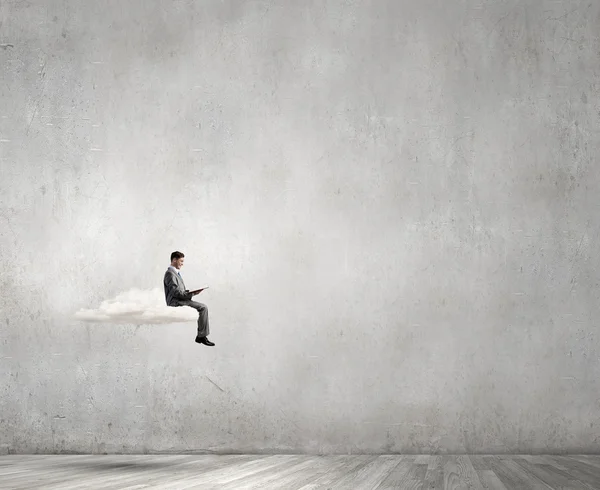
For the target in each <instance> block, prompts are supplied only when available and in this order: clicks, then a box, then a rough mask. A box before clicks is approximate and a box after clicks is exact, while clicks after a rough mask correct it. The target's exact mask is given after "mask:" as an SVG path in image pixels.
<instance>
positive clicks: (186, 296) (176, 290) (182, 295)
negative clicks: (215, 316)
mask: <svg viewBox="0 0 600 490" xmlns="http://www.w3.org/2000/svg"><path fill="white" fill-rule="evenodd" d="M166 284H167V288H168V289H169V291H170V292H172V293H173V297H174V298H176V299H179V300H181V301H189V300H190V299H192V296H193V294H192V293H190V292H189V291H184V290H183V289H182V288H180V287H179V284H177V281H175V279H174V278H173V275H172V274H167V278H166Z"/></svg>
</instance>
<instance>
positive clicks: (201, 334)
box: [163, 252, 215, 347]
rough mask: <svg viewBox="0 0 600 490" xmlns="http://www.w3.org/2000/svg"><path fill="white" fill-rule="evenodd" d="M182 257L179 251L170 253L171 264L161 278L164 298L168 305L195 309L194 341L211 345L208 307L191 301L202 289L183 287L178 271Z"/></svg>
mask: <svg viewBox="0 0 600 490" xmlns="http://www.w3.org/2000/svg"><path fill="white" fill-rule="evenodd" d="M184 257H185V255H183V253H181V252H173V253H172V254H171V265H170V266H169V268H168V269H167V271H166V272H165V277H164V280H163V284H164V287H165V300H166V302H167V305H168V306H191V307H192V308H194V309H195V310H197V311H198V334H197V335H196V342H198V343H199V344H204V345H207V346H209V347H212V346H213V345H215V344H214V343H213V342H211V341H210V340H208V334H209V332H210V329H209V326H208V308H207V307H206V305H205V304H202V303H198V302H196V301H192V296H195V295H196V294H200V293H201V292H202V289H199V290H197V291H188V290H187V289H185V284H184V283H183V278H182V277H181V274H180V273H179V270H180V269H181V267H182V266H183V262H184Z"/></svg>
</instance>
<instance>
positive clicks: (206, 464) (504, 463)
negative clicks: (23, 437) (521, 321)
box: [0, 455, 600, 490]
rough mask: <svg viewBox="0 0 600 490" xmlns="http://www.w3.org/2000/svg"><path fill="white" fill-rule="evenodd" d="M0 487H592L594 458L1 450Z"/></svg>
mask: <svg viewBox="0 0 600 490" xmlns="http://www.w3.org/2000/svg"><path fill="white" fill-rule="evenodd" d="M0 488H2V489H5V490H8V489H13V490H17V489H19V490H20V489H23V490H25V489H27V490H32V489H46V490H75V489H87V490H90V489H92V490H93V489H115V490H116V489H118V490H138V489H150V488H162V489H168V490H183V489H222V490H233V489H235V490H247V489H285V490H300V489H301V490H309V489H310V490H313V489H315V490H316V489H327V490H335V489H349V490H361V489H365V490H370V489H377V490H386V489H391V488H399V489H403V490H417V489H423V490H425V489H438V488H439V489H452V490H454V489H456V490H458V489H460V490H467V489H469V490H471V489H486V490H487V489H490V490H514V489H518V490H526V489H544V490H547V489H549V488H555V489H576V490H579V489H586V490H589V489H596V490H598V489H600V456H595V455H594V456H590V455H570V456H550V455H548V456H529V455H512V456H504V455H502V456H486V455H482V456H479V455H478V456H451V455H447V456H426V455H418V456H414V455H406V456H399V455H389V456H387V455H383V456H376V455H372V456H368V455H356V456H306V455H297V456H296V455H269V456H260V455H231V456H223V455H168V456H165V455H135V456H131V455H8V456H0Z"/></svg>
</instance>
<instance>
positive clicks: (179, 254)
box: [171, 251, 185, 262]
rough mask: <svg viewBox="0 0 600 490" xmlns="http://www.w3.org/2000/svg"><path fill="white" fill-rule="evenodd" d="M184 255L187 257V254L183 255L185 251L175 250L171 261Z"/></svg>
mask: <svg viewBox="0 0 600 490" xmlns="http://www.w3.org/2000/svg"><path fill="white" fill-rule="evenodd" d="M182 257H185V255H183V252H177V251H175V252H173V253H172V254H171V262H173V259H181V258H182Z"/></svg>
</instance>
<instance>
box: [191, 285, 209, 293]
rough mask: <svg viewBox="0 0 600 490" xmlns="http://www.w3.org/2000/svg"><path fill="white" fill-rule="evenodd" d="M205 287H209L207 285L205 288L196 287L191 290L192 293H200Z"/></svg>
mask: <svg viewBox="0 0 600 490" xmlns="http://www.w3.org/2000/svg"><path fill="white" fill-rule="evenodd" d="M205 289H208V286H206V287H205V288H201V289H194V290H193V291H190V293H192V294H198V293H201V292H202V291H204V290H205Z"/></svg>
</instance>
